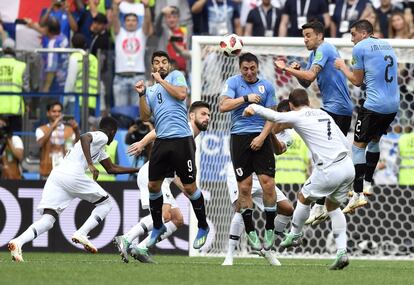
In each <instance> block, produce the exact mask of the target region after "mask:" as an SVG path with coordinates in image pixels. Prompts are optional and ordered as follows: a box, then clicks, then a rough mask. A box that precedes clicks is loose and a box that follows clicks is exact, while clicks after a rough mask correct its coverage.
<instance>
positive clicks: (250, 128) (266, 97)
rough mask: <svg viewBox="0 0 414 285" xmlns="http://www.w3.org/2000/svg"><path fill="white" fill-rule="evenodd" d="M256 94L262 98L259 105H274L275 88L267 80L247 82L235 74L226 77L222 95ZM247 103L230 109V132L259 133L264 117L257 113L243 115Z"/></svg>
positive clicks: (242, 133)
mask: <svg viewBox="0 0 414 285" xmlns="http://www.w3.org/2000/svg"><path fill="white" fill-rule="evenodd" d="M252 93H254V94H257V95H260V97H261V98H262V99H261V100H260V102H259V103H258V104H259V105H262V106H265V107H273V106H275V105H276V95H275V89H274V88H273V86H272V84H270V82H269V81H267V80H264V79H259V80H258V81H257V82H256V83H252V84H249V83H247V82H246V81H244V79H243V77H242V75H235V76H232V77H230V78H229V79H227V81H226V86H225V87H224V90H223V92H222V93H221V95H222V96H227V97H229V98H231V99H235V98H239V97H243V96H245V95H249V94H252ZM248 105H249V103H244V104H243V105H241V106H239V107H238V108H236V109H234V110H232V111H231V134H237V135H244V134H251V133H260V132H261V131H262V129H263V126H264V124H265V122H266V121H265V119H263V118H262V117H260V116H258V115H254V116H251V117H243V116H242V114H243V111H244V109H245V108H246V107H247V106H248Z"/></svg>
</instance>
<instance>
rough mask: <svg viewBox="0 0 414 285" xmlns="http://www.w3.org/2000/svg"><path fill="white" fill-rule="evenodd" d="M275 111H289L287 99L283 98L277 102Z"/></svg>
mask: <svg viewBox="0 0 414 285" xmlns="http://www.w3.org/2000/svg"><path fill="white" fill-rule="evenodd" d="M276 111H278V112H289V111H290V106H289V99H283V100H282V101H280V102H279V104H277V107H276Z"/></svg>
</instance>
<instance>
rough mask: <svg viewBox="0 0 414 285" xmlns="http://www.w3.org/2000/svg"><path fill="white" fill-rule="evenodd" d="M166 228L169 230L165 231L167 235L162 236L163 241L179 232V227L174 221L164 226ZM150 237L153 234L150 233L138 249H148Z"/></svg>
mask: <svg viewBox="0 0 414 285" xmlns="http://www.w3.org/2000/svg"><path fill="white" fill-rule="evenodd" d="M164 226H165V227H166V228H167V230H166V231H165V233H163V234H162V235H161V237H160V238H161V240H164V239H166V238H168V237H169V236H171V235H172V234H173V233H174V232H175V231H176V230H177V226H176V225H175V224H174V223H173V222H172V221H169V222H168V223H166V224H164ZM150 237H151V234H149V233H148V236H147V237H146V238H145V239H144V240H143V241H141V242H140V243H139V244H138V247H139V248H144V247H147V242H148V240H149V238H150Z"/></svg>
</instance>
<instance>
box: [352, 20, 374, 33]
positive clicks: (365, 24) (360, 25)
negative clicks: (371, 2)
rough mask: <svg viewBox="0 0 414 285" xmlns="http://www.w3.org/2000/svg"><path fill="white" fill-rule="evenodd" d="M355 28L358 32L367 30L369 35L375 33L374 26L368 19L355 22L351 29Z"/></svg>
mask: <svg viewBox="0 0 414 285" xmlns="http://www.w3.org/2000/svg"><path fill="white" fill-rule="evenodd" d="M352 28H355V30H357V31H358V32H362V31H366V32H367V33H368V35H372V34H373V33H374V27H373V26H372V24H371V23H370V22H369V21H368V20H359V21H356V22H354V23H353V24H352V25H351V27H350V28H349V29H352Z"/></svg>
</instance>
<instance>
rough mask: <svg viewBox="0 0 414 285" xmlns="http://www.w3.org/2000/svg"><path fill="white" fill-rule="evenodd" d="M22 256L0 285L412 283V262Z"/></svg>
mask: <svg viewBox="0 0 414 285" xmlns="http://www.w3.org/2000/svg"><path fill="white" fill-rule="evenodd" d="M23 254H24V255H23V257H24V258H25V260H26V261H25V262H24V263H13V262H11V259H10V255H9V253H8V252H1V253H0V284H4V285H8V284H11V285H20V284H42V285H48V284H59V285H60V284H71V285H79V284H90V285H93V284H99V285H104V284H145V285H146V284H165V285H167V284H192V285H196V284H209V285H220V284H240V285H241V284H251V285H254V284H260V285H264V284H272V285H276V284H281V285H285V284H301V285H303V284H318V285H320V284H330V285H340V284H346V285H352V284H361V285H371V284H373V285H380V284H387V285H388V284H393V285H396V284H404V285H405V284H414V261H370V260H369V261H368V260H352V259H351V264H350V265H349V266H348V267H347V268H346V269H344V270H342V271H329V270H328V269H327V265H329V264H330V263H331V260H325V259H308V260H303V259H280V261H281V263H282V266H280V267H271V266H269V265H268V264H267V263H266V261H265V260H264V259H260V258H237V259H235V264H234V265H233V266H225V267H224V266H221V262H222V261H223V258H204V257H197V258H190V257H187V256H160V255H156V256H154V259H155V260H157V261H158V264H142V263H138V262H136V261H135V260H134V259H132V260H130V263H129V264H125V263H122V261H121V260H120V258H119V256H118V255H116V254H96V255H92V254H87V253H77V254H69V253H28V252H26V253H25V252H23Z"/></svg>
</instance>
